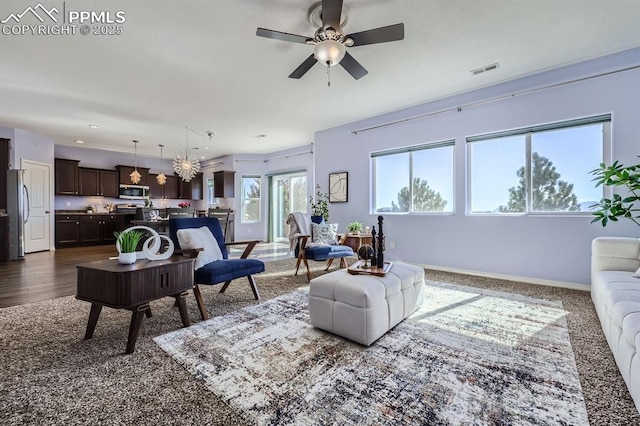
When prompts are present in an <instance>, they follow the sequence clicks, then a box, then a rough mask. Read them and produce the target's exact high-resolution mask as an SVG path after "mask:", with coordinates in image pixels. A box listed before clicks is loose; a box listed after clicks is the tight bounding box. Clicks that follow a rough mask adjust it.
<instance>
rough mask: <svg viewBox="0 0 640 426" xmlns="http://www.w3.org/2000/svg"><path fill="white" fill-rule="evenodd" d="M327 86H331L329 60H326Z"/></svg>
mask: <svg viewBox="0 0 640 426" xmlns="http://www.w3.org/2000/svg"><path fill="white" fill-rule="evenodd" d="M327 87H331V66H330V65H329V61H327Z"/></svg>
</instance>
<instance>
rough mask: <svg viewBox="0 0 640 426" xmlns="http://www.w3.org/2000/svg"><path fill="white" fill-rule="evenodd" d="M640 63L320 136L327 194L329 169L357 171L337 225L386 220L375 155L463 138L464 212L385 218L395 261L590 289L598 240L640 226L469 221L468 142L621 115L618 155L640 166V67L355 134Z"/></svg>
mask: <svg viewBox="0 0 640 426" xmlns="http://www.w3.org/2000/svg"><path fill="white" fill-rule="evenodd" d="M637 58H640V49H634V50H630V51H627V52H623V53H620V54H617V55H611V56H608V57H603V58H599V59H596V60H592V61H588V62H584V63H580V64H575V65H572V66H568V67H565V68H561V69H557V70H553V71H549V72H545V73H541V74H536V75H533V76H529V77H526V78H522V79H519V80H514V81H511V82H508V83H505V84H501V85H496V86H492V87H488V88H484V89H482V90H478V91H474V92H469V93H466V94H462V95H458V96H454V97H451V98H447V99H443V100H439V101H437V102H433V103H427V104H423V105H419V106H416V107H412V108H408V109H405V110H401V111H396V112H394V113H390V114H386V115H383V116H379V117H375V118H371V119H368V120H363V121H359V122H355V123H351V124H347V125H344V126H341V127H337V128H333V129H328V130H324V131H320V132H317V133H316V178H317V180H318V182H320V183H321V185H323V186H324V187H325V189H326V183H324V181H326V177H327V176H328V174H329V173H331V172H335V171H344V170H346V171H348V172H349V202H348V203H345V204H331V206H330V208H331V218H332V222H333V221H337V222H339V223H340V227H341V228H342V227H343V225H346V224H347V223H348V222H350V221H352V220H360V221H362V222H364V223H365V224H375V222H376V217H377V215H375V214H371V213H370V197H371V192H370V182H371V179H370V173H371V169H370V159H369V154H370V152H372V151H378V150H384V149H389V148H393V147H401V146H407V145H413V144H418V143H425V142H430V141H439V140H446V139H452V138H455V140H456V146H455V160H454V161H455V164H454V170H455V172H454V173H455V190H456V193H455V205H456V212H455V214H451V215H392V214H385V224H386V228H385V229H386V234H387V236H388V240H387V241H389V242H394V243H395V249H394V250H388V251H387V256H388V257H389V258H393V259H403V260H406V261H410V262H416V263H422V264H427V265H434V266H437V267H443V268H452V269H460V270H467V271H474V272H479V273H485V274H498V275H508V276H515V277H522V278H533V279H539V280H550V281H558V282H568V283H583V284H588V283H589V281H590V250H591V249H590V245H591V240H592V239H593V238H595V237H597V236H601V235H611V236H635V237H638V236H640V232H639V230H638V229H637V226H635V225H633V224H632V223H630V222H629V223H626V222H624V221H622V222H619V223H615V224H613V225H611V226H608V227H607V228H602V227H601V226H600V225H595V224H590V220H591V218H589V217H584V216H582V217H580V216H572V217H558V216H518V217H501V216H469V215H466V213H465V199H466V156H465V153H466V147H465V138H466V137H467V136H469V135H477V134H482V133H487V132H494V131H498V130H505V129H513V128H519V127H523V126H527V125H533V124H541V123H548V122H555V121H561V120H568V119H573V118H577V117H586V116H591V115H596V114H603V113H612V114H613V124H612V134H613V152H612V154H613V158H614V159H618V160H620V161H621V162H622V163H625V164H635V163H637V161H638V158H637V155H639V154H640V142H639V141H640V125H639V124H638V120H637V114H638V108H637V88H638V87H640V70H639V69H634V70H630V71H625V72H621V73H616V74H612V75H609V76H604V77H598V78H594V79H589V80H585V81H582V82H579V83H572V84H568V85H563V86H559V87H555V88H548V89H544V90H540V91H535V92H533V93H530V94H526V95H522V96H515V97H510V98H508V99H506V100H502V101H497V102H493V103H488V104H483V105H479V106H475V107H470V108H464V109H462V111H460V112H451V113H445V114H440V115H435V116H432V117H429V118H423V119H419V120H414V121H409V122H406V123H402V124H396V125H393V126H388V127H384V128H381V129H378V130H372V131H368V132H363V133H360V134H358V135H353V134H351V131H352V130H357V129H362V128H366V127H370V126H375V125H380V124H384V123H388V122H390V121H395V120H401V119H403V118H409V117H414V116H416V115H420V114H425V113H428V112H434V111H439V110H442V109H445V108H451V107H455V106H457V105H465V104H467V103H470V102H474V101H480V100H486V99H491V98H493V97H496V96H501V95H509V94H512V93H516V92H520V91H524V90H527V89H532V88H539V87H543V86H546V85H549V84H553V83H558V82H563V81H568V80H573V79H576V78H580V77H585V76H590V75H594V74H598V73H601V72H607V71H611V70H616V69H621V68H625V67H628V66H638V65H640V61H639V60H638V59H637ZM425 84H436V83H435V82H431V83H429V82H425ZM336 153H340V155H336Z"/></svg>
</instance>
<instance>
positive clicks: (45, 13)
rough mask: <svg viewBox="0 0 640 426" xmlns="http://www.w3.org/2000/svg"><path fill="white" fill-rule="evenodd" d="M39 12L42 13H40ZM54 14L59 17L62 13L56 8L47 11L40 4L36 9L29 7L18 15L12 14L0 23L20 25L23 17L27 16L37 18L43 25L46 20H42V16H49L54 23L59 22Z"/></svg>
mask: <svg viewBox="0 0 640 426" xmlns="http://www.w3.org/2000/svg"><path fill="white" fill-rule="evenodd" d="M38 11H39V12H40V13H38ZM54 13H55V14H56V15H57V14H58V13H60V12H59V11H58V9H56V8H55V7H52V8H51V10H47V8H46V7H44V6H43V5H42V3H38V4H37V5H36V6H35V7H31V6H29V7H27V8H26V9H25V10H24V12H22V13H19V14H17V15H16V14H15V13H12V14H10V15H9V16H8V17H7V19H5V20H3V21H0V22H1V23H3V24H8V23H10V21H11V20H13V21H14V22H15V23H16V24H19V23H20V20H21V19H22V17H23V16H25V15H27V14H31V15H33V16H35V17H36V18H37V19H38V21H40V22H42V23H44V19H43V18H42V16H48V17H49V18H50V19H51V20H52V21H53V22H58V19H57V18H56V17H55V16H54V15H53V14H54Z"/></svg>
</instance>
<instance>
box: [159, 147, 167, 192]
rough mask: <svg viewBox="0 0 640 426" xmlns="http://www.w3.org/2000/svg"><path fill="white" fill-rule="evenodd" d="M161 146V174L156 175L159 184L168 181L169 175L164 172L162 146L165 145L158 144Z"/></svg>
mask: <svg viewBox="0 0 640 426" xmlns="http://www.w3.org/2000/svg"><path fill="white" fill-rule="evenodd" d="M158 146H159V147H160V174H159V175H158V176H156V181H158V185H164V184H165V183H167V177H166V176H165V175H164V173H162V148H163V147H164V145H158Z"/></svg>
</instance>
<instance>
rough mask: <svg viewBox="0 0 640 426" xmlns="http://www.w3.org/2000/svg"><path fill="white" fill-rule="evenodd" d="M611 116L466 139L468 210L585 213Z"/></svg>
mask: <svg viewBox="0 0 640 426" xmlns="http://www.w3.org/2000/svg"><path fill="white" fill-rule="evenodd" d="M610 125H611V116H610V115H602V116H597V117H590V118H585V119H579V120H572V121H568V122H563V123H553V124H549V125H543V126H535V127H529V128H526V129H519V130H513V131H508V132H500V133H494V134H489V135H482V136H474V137H470V138H467V148H468V154H469V155H468V165H469V173H468V177H469V204H468V210H469V213H489V214H513V213H519V214H523V213H554V214H555V213H574V214H575V213H578V214H579V213H589V212H590V210H589V206H591V205H592V204H594V203H596V202H597V201H599V200H600V199H601V198H602V195H603V194H602V191H603V189H602V188H601V187H599V188H596V187H595V185H594V183H593V182H592V178H593V176H591V175H590V174H589V171H591V170H593V169H595V168H597V167H598V165H599V164H600V163H602V162H603V161H607V160H608V158H605V156H604V153H605V152H608V147H609V146H610V139H611V138H610Z"/></svg>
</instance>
